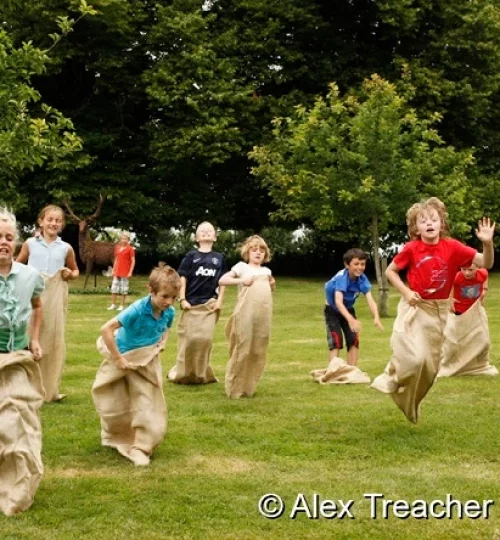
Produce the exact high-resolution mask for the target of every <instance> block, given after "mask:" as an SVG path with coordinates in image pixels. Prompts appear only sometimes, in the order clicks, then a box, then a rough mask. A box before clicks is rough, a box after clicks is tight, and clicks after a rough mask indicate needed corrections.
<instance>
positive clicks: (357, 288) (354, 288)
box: [325, 268, 372, 311]
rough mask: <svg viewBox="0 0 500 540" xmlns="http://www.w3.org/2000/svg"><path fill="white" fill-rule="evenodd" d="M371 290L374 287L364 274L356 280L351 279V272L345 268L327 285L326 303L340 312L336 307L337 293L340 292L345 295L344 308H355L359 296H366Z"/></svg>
mask: <svg viewBox="0 0 500 540" xmlns="http://www.w3.org/2000/svg"><path fill="white" fill-rule="evenodd" d="M371 288H372V285H371V283H370V282H369V281H368V278H367V277H366V276H365V275H364V274H361V275H360V276H359V277H358V278H356V279H351V278H350V277H349V271H348V270H347V268H344V270H340V271H339V272H337V273H336V274H335V275H334V276H333V277H332V279H330V281H327V282H326V283H325V294H326V301H327V302H328V304H330V306H331V307H332V308H333V309H334V310H335V311H338V309H337V307H336V306H335V291H340V292H341V293H342V294H343V295H344V306H345V307H346V308H347V309H350V308H352V307H354V302H356V298H357V297H358V296H359V294H360V293H363V294H366V293H367V292H370V290H371Z"/></svg>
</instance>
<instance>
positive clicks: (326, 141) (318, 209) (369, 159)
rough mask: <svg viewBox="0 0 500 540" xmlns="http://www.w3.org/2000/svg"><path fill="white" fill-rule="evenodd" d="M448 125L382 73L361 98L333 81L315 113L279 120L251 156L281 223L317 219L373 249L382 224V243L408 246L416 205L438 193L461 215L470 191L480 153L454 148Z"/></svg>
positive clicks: (297, 113) (305, 111)
mask: <svg viewBox="0 0 500 540" xmlns="http://www.w3.org/2000/svg"><path fill="white" fill-rule="evenodd" d="M439 118H440V117H439V115H433V116H432V117H431V118H429V119H420V118H418V116H417V114H416V111H414V110H413V109H411V108H409V107H408V106H407V104H406V102H405V99H404V98H403V97H402V96H400V95H399V94H398V93H397V92H396V89H395V86H394V85H392V84H390V83H388V82H387V81H385V80H384V79H382V78H380V77H378V76H373V77H372V78H371V79H368V80H366V81H365V82H364V85H363V87H362V89H361V92H360V93H359V96H356V95H354V94H347V95H345V96H344V97H342V96H341V95H340V92H339V89H338V87H337V86H336V85H335V84H332V85H331V86H330V90H329V92H328V94H327V96H326V99H324V98H322V97H318V98H317V100H316V102H315V104H314V106H313V107H312V108H311V109H306V108H305V107H303V106H299V107H297V108H296V110H295V113H294V114H293V116H290V117H287V118H277V119H275V120H274V130H273V135H274V139H273V140H272V141H271V142H270V143H269V144H268V145H267V146H261V147H256V148H255V149H254V150H253V152H251V154H250V155H251V157H252V158H253V159H255V160H256V161H257V163H258V165H257V166H256V167H255V168H254V169H253V173H254V174H255V175H256V176H258V177H259V178H261V179H262V180H263V181H264V183H265V185H267V186H268V187H269V190H270V193H271V196H272V197H273V199H274V200H275V202H276V203H277V205H278V210H277V212H276V213H275V215H276V216H277V217H279V218H283V219H291V220H300V219H307V220H310V221H311V222H312V223H314V225H315V227H317V228H318V229H320V230H324V231H329V232H331V234H332V235H334V236H336V237H337V238H344V239H348V238H363V237H364V238H365V243H366V242H367V241H370V240H371V239H372V235H371V233H370V234H369V236H368V237H367V235H366V231H372V229H373V226H374V225H376V226H377V229H378V238H382V237H383V238H384V239H385V241H386V242H392V241H401V240H402V239H403V237H402V236H401V235H398V233H399V231H400V230H401V229H400V227H399V225H400V224H401V223H404V212H405V210H406V209H407V208H408V207H409V206H410V205H411V204H412V203H413V202H415V200H416V199H418V198H419V197H422V196H424V195H427V194H428V193H432V194H434V195H436V196H442V197H443V198H444V199H445V200H446V201H447V202H448V201H450V202H451V206H453V208H454V209H455V210H456V211H459V209H460V205H461V204H463V203H464V199H465V195H466V193H467V189H468V187H469V184H468V182H467V177H466V176H465V171H466V170H467V167H468V166H470V165H471V164H472V155H471V152H470V151H469V152H465V151H464V152H457V151H455V150H454V149H453V148H452V147H450V146H446V145H445V144H444V141H443V140H442V138H441V137H440V136H439V134H438V132H437V131H436V129H435V128H434V124H436V122H437V121H438V120H439ZM460 215H461V217H464V218H465V216H464V212H463V211H462V212H461V214H460ZM374 220H375V221H376V222H374ZM459 222H460V220H459ZM394 232H396V236H392V234H391V233H394Z"/></svg>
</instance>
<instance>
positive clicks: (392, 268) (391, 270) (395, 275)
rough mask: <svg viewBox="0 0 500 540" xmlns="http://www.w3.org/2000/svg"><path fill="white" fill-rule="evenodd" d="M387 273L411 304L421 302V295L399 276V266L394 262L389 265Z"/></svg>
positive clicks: (391, 281) (388, 277)
mask: <svg viewBox="0 0 500 540" xmlns="http://www.w3.org/2000/svg"><path fill="white" fill-rule="evenodd" d="M385 275H386V276H387V279H388V280H389V281H390V283H391V284H392V285H393V286H394V287H395V288H396V289H397V290H398V291H399V292H400V293H401V295H402V296H403V297H404V299H405V300H406V301H407V302H408V303H409V304H410V305H411V306H416V305H417V304H418V303H419V302H420V300H421V298H420V295H419V294H418V293H417V292H415V291H412V290H411V289H410V288H409V287H408V286H406V285H405V284H404V282H403V280H402V279H401V277H400V276H399V268H398V267H397V266H396V265H395V264H394V263H393V262H391V264H390V265H389V266H388V267H387V270H386V271H385Z"/></svg>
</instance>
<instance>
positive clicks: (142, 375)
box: [92, 264, 181, 466]
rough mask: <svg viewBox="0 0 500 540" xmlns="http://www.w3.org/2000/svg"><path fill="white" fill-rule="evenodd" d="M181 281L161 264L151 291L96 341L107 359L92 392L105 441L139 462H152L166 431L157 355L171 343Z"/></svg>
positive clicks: (151, 279) (111, 322)
mask: <svg viewBox="0 0 500 540" xmlns="http://www.w3.org/2000/svg"><path fill="white" fill-rule="evenodd" d="M180 285H181V281H180V277H179V275H178V274H177V272H176V271H175V270H174V269H173V268H171V267H170V266H167V265H165V264H160V265H159V266H158V267H156V268H155V269H154V270H153V271H152V272H151V274H150V276H149V283H148V288H149V295H148V296H146V297H144V298H141V299H140V300H137V301H135V302H134V303H133V304H131V305H130V306H129V307H128V308H126V309H125V310H124V311H122V312H121V313H119V314H118V315H117V316H116V317H113V318H112V319H111V320H109V321H108V322H107V323H106V324H105V325H104V326H103V327H102V328H101V338H99V340H98V341H97V346H98V350H99V352H100V353H101V354H102V355H103V356H104V361H103V362H102V364H101V367H100V368H99V371H98V372H97V376H96V380H95V382H94V385H93V386H92V396H93V398H94V403H95V406H96V409H97V411H98V412H99V415H100V417H101V440H102V444H103V446H111V447H113V448H116V449H117V450H118V452H120V454H122V455H123V456H125V457H127V458H128V459H130V461H132V463H134V464H135V465H138V466H143V465H149V462H150V457H151V454H152V452H153V450H154V448H156V446H158V445H159V444H160V442H161V441H162V440H163V437H164V436H165V433H166V429H167V411H166V404H165V397H164V395H163V389H162V388H163V385H162V370H161V362H160V359H159V353H160V352H161V351H162V350H163V349H164V348H165V345H166V343H167V339H168V332H169V329H170V328H171V326H172V323H173V320H174V314H175V310H174V308H173V303H174V302H175V300H176V298H177V295H178V294H179V289H180ZM115 332H116V336H115Z"/></svg>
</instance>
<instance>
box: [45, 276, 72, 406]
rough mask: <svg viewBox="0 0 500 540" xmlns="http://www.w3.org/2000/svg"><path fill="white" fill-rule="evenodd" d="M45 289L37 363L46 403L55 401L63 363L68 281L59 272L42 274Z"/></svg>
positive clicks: (64, 358)
mask: <svg viewBox="0 0 500 540" xmlns="http://www.w3.org/2000/svg"><path fill="white" fill-rule="evenodd" d="M42 275H43V279H44V281H45V290H44V291H43V293H42V296H41V298H42V306H43V320H42V327H41V329H40V346H41V347H42V352H43V356H42V358H41V360H40V362H39V364H40V370H41V372H42V380H43V386H44V388H45V401H58V400H59V399H60V398H61V396H60V394H59V386H60V384H61V378H62V372H63V369H64V364H65V363H66V341H65V329H66V314H67V311H68V282H67V281H64V280H63V279H62V277H61V270H58V271H57V272H56V273H55V274H53V275H51V276H49V275H47V274H42Z"/></svg>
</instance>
